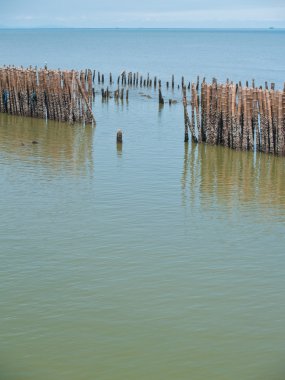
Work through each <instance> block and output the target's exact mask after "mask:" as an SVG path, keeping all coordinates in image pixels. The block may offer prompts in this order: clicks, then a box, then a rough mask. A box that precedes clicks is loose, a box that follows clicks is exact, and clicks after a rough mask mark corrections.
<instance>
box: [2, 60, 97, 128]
mask: <svg viewBox="0 0 285 380" xmlns="http://www.w3.org/2000/svg"><path fill="white" fill-rule="evenodd" d="M0 112H3V113H8V114H11V115H19V116H30V117H36V118H41V119H51V120H56V121H63V122H69V123H77V122H84V123H86V124H88V123H92V122H95V118H94V116H93V113H92V71H91V70H87V71H86V72H84V71H81V72H77V71H73V70H72V71H60V70H47V69H46V68H45V69H36V68H35V69H33V68H29V69H23V68H15V67H3V68H0Z"/></svg>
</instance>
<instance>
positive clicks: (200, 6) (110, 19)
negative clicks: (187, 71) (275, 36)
mask: <svg viewBox="0 0 285 380" xmlns="http://www.w3.org/2000/svg"><path fill="white" fill-rule="evenodd" d="M270 26H274V27H283V28H284V27H285V0H235V1H231V0H141V1H138V0H6V1H5V0H0V27H19V28H21V27H89V28H102V27H103V28H104V27H107V28H108V27H189V28H191V27H193V28H196V27H206V28H207V27H208V28H213V27H214V28H215V27H249V28H256V27H257V28H258V27H265V28H267V27H270Z"/></svg>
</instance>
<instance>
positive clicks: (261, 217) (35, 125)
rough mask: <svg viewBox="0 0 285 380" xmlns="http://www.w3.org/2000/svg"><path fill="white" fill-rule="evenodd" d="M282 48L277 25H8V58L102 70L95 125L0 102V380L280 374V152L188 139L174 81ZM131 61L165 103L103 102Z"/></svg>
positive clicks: (142, 94) (221, 75)
mask: <svg viewBox="0 0 285 380" xmlns="http://www.w3.org/2000/svg"><path fill="white" fill-rule="evenodd" d="M284 62H285V30H281V29H267V30H265V29H260V30H257V29H256V30H255V29H248V30H246V29H240V30H234V29H232V30H231V29H228V30H227V29H226V30H225V29H220V30H219V29H217V30H211V29H193V30H191V29H1V30H0V66H4V65H15V66H16V67H19V66H23V67H29V66H32V67H34V66H37V67H43V66H44V65H47V66H48V68H52V69H57V68H60V69H62V70H65V69H76V70H82V69H86V68H90V69H91V70H96V73H98V71H99V72H100V74H104V75H105V83H104V84H103V85H102V83H101V84H98V83H97V74H96V81H95V89H96V95H95V101H94V103H93V111H94V116H95V118H96V126H94V125H93V126H92V125H76V124H75V125H69V124H65V123H59V122H54V121H46V120H41V119H32V118H23V117H16V116H11V115H7V114H0V189H1V196H0V380H39V379H40V380H57V379H60V380H79V379H80V380H90V379H96V380H134V379H136V380H174V379H177V380H205V379H211V380H241V379H242V380H269V379H270V380H283V379H284V378H285V364H284V355H285V324H284V315H285V302H284V299H285V298H284V289H285V158H284V157H277V156H273V155H266V154H263V153H258V152H241V151H233V150H230V149H227V148H224V147H218V146H210V145H206V144H199V145H195V144H192V143H191V142H189V143H188V144H185V143H184V121H183V117H184V115H183V106H182V102H181V92H180V90H181V89H180V90H179V89H178V84H180V83H181V77H182V76H184V78H185V82H186V83H188V82H193V81H196V80H197V76H199V78H200V81H201V80H202V79H203V78H204V77H205V78H206V80H207V81H211V80H212V78H213V77H214V78H217V79H218V80H219V81H220V82H225V81H226V80H227V79H229V80H230V81H234V82H238V81H242V83H243V84H244V83H245V82H246V80H248V81H249V83H251V81H252V79H254V80H255V83H256V85H258V86H259V85H262V86H264V83H265V81H267V82H268V84H269V85H270V83H272V82H273V83H275V86H276V88H277V89H279V90H283V85H284V81H285V65H284ZM123 71H126V72H133V73H136V72H138V73H140V74H141V75H143V76H144V78H146V77H147V75H148V74H149V75H150V77H151V78H153V77H154V76H157V77H158V78H159V79H160V80H161V81H162V94H163V96H164V98H165V105H164V107H159V104H158V93H157V91H158V90H157V89H156V90H155V89H153V88H152V89H150V88H144V87H142V88H140V87H138V88H130V91H129V100H128V102H127V101H126V100H124V101H123V102H121V101H119V102H116V101H114V99H110V100H109V101H108V102H106V101H103V102H102V99H101V95H100V91H101V87H102V86H103V87H104V88H106V87H107V86H108V85H109V84H108V78H109V73H110V72H111V73H112V74H113V78H115V79H116V78H117V76H118V75H120V73H122V72H123ZM172 75H174V76H175V89H174V90H172V89H171V88H169V89H167V87H166V81H171V78H172ZM116 86H117V84H116V80H115V83H114V84H113V85H111V86H110V85H109V89H110V90H111V91H113V90H114V89H116ZM189 95H190V94H189ZM170 98H171V99H175V100H176V101H177V103H173V104H172V105H169V104H168V99H170ZM118 129H121V130H122V133H123V143H122V145H118V144H116V132H117V131H118ZM33 141H36V142H37V144H33V143H32V142H33Z"/></svg>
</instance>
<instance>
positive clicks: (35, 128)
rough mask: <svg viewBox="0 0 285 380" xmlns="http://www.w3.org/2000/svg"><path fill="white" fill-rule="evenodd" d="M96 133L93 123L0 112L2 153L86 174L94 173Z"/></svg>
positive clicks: (9, 156)
mask: <svg viewBox="0 0 285 380" xmlns="http://www.w3.org/2000/svg"><path fill="white" fill-rule="evenodd" d="M93 133H94V128H92V127H91V126H85V127H84V126H82V125H73V126H71V125H68V124H65V123H58V122H54V121H48V123H46V122H45V121H44V120H41V119H34V118H27V117H25V118H24V117H18V116H10V115H6V114H0V146H1V151H0V155H1V154H2V152H5V156H6V159H8V160H11V161H13V160H16V161H25V162H29V161H31V162H33V164H40V165H43V166H44V167H48V168H49V169H52V170H53V171H54V172H60V171H61V170H65V171H68V172H72V173H74V174H83V175H85V174H87V173H93V157H92V143H93ZM33 142H34V143H33ZM35 142H36V143H35Z"/></svg>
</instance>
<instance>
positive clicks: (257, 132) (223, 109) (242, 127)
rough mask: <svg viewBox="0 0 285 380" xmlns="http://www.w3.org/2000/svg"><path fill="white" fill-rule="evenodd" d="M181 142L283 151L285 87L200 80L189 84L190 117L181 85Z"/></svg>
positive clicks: (261, 150) (251, 149)
mask: <svg viewBox="0 0 285 380" xmlns="http://www.w3.org/2000/svg"><path fill="white" fill-rule="evenodd" d="M183 105H184V126H185V133H184V139H185V141H188V140H189V135H188V130H189V132H190V135H191V138H192V141H193V142H194V143H202V142H204V143H209V144H212V145H222V146H225V147H229V148H232V149H238V150H249V151H253V150H257V151H260V152H265V153H274V154H278V155H284V154H285V88H284V90H283V91H277V90H275V85H274V84H273V83H272V84H271V88H270V89H269V88H268V85H267V83H266V84H265V89H263V88H262V87H259V88H256V87H255V83H254V81H253V82H252V86H251V87H249V86H248V83H246V86H245V87H243V86H242V85H241V83H239V84H234V83H233V82H231V83H230V82H229V81H227V83H226V84H219V83H218V82H217V80H216V79H213V81H212V83H211V84H208V83H206V81H205V80H203V83H202V84H201V87H200V88H199V83H198V82H197V84H194V83H193V84H192V86H191V101H190V105H191V117H189V114H188V109H187V95H186V88H185V87H184V88H183Z"/></svg>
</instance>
